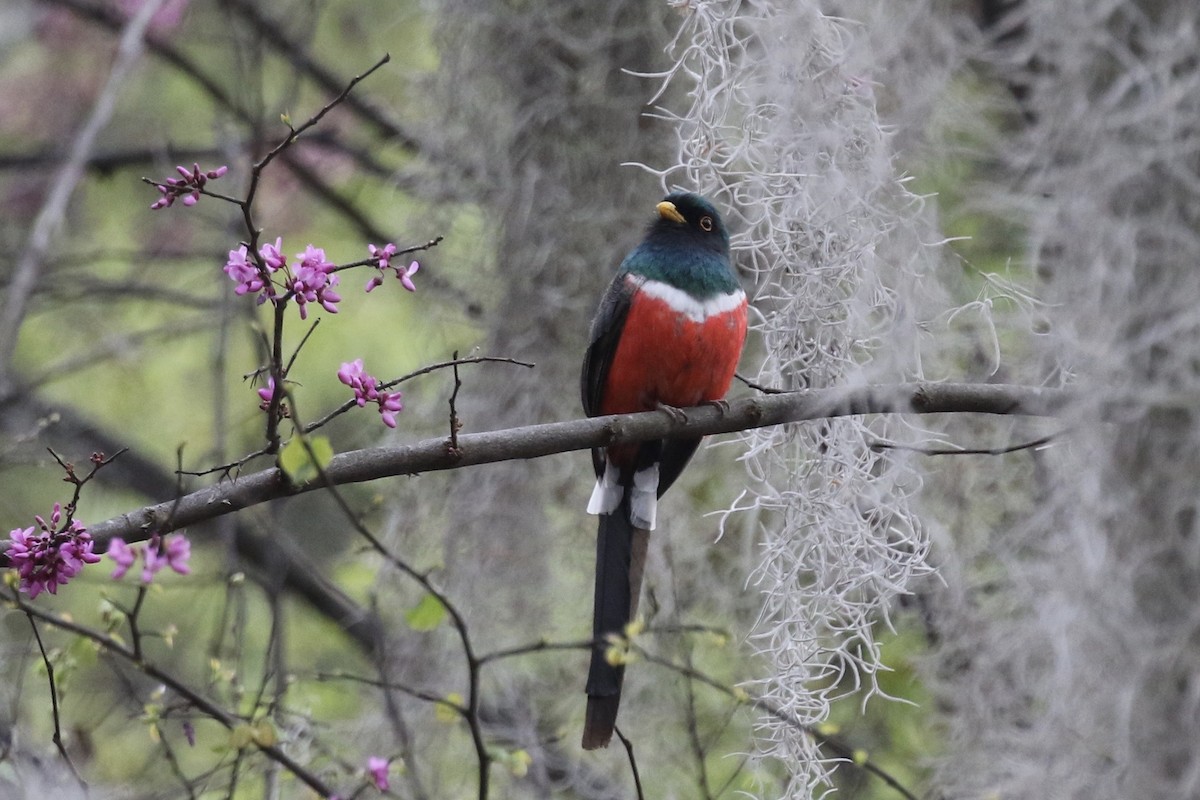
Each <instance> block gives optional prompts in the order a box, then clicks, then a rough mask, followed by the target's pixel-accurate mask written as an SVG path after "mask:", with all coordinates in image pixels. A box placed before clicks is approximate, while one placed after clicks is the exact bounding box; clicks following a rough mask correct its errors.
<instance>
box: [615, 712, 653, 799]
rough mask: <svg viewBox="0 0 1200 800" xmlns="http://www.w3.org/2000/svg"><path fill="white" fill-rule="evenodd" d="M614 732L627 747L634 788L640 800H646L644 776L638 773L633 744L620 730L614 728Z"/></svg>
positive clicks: (626, 752) (626, 751)
mask: <svg viewBox="0 0 1200 800" xmlns="http://www.w3.org/2000/svg"><path fill="white" fill-rule="evenodd" d="M613 732H614V733H616V734H617V738H618V739H620V740H621V744H623V745H624V746H625V754H626V755H627V756H628V757H629V769H630V771H631V772H633V787H634V789H636V790H637V797H638V800H646V795H645V794H644V793H643V792H642V776H641V775H640V774H639V773H638V765H637V759H636V758H634V755H633V742H631V741H629V740H628V739H626V738H625V734H623V733H621V729H620V728H618V727H616V726H613Z"/></svg>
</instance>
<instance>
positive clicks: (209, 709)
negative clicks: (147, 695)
mask: <svg viewBox="0 0 1200 800" xmlns="http://www.w3.org/2000/svg"><path fill="white" fill-rule="evenodd" d="M0 599H3V600H6V601H8V602H10V603H13V604H14V605H16V606H17V607H18V608H20V609H21V610H22V611H24V612H25V613H26V614H28V615H31V616H34V617H37V618H38V619H39V620H41V621H42V622H45V623H47V624H49V625H52V626H54V627H56V628H59V629H61V630H65V631H68V632H70V633H73V634H75V635H77V636H80V637H82V638H84V639H87V640H89V641H91V642H94V643H96V644H97V645H99V646H100V648H101V649H102V650H104V651H105V652H107V653H110V654H112V655H115V656H117V657H119V658H121V659H122V660H124V661H128V662H129V663H130V664H132V665H133V666H134V667H136V668H137V669H139V670H141V671H142V672H143V673H145V674H146V675H147V676H148V677H150V678H152V679H154V680H156V681H158V682H159V683H162V684H163V685H165V686H166V687H167V688H168V689H170V690H171V691H173V692H175V693H176V694H177V695H179V696H180V697H182V698H183V699H184V700H186V701H187V702H188V703H189V704H190V705H192V706H193V707H195V708H196V709H197V710H199V711H200V712H201V713H203V714H205V715H207V716H208V717H210V718H211V719H213V720H215V721H216V722H218V723H220V724H221V725H222V726H224V727H225V728H227V729H229V730H233V729H234V728H236V727H237V726H238V725H240V724H242V722H243V718H242V717H240V716H238V715H236V714H234V713H233V712H230V711H227V710H225V709H224V708H222V707H221V706H219V705H217V704H216V703H215V702H213V701H212V700H209V699H208V698H207V697H205V696H204V695H202V694H200V693H199V692H197V691H196V690H194V689H192V688H191V687H190V686H188V685H187V684H186V683H184V682H183V681H182V680H180V679H179V678H177V677H176V676H175V675H174V674H173V673H171V672H168V671H166V670H165V669H163V668H161V667H159V666H157V665H156V664H154V663H152V662H150V661H147V660H145V659H140V658H138V657H137V656H136V655H135V654H134V652H133V650H131V649H130V648H129V647H127V646H125V645H124V644H122V643H121V642H118V641H117V640H116V639H113V638H112V637H110V636H106V635H104V634H102V633H99V632H97V631H94V630H92V629H91V628H89V627H87V626H86V625H82V624H80V623H78V622H75V621H74V620H72V619H69V618H63V617H60V616H58V615H56V614H53V613H51V612H49V611H43V610H41V609H40V608H38V607H36V606H31V605H28V604H27V603H25V602H24V601H23V600H22V599H21V597H20V595H18V594H9V593H7V592H4V591H0ZM251 744H253V746H254V747H256V748H258V750H259V751H260V752H262V753H263V754H264V755H265V756H266V757H267V758H270V759H272V760H274V761H277V762H278V763H280V764H281V765H283V767H284V768H285V769H287V770H288V771H289V772H291V773H292V774H293V775H295V776H296V777H297V778H299V779H300V780H301V781H302V782H304V783H305V784H307V785H308V786H309V787H310V788H312V790H313V791H314V792H316V793H317V795H318V796H320V797H329V796H330V795H332V794H334V790H333V789H332V787H330V786H329V785H328V784H326V783H325V781H324V780H323V779H322V778H320V777H319V776H318V775H317V774H316V773H314V772H312V771H310V770H309V769H308V768H306V767H304V766H303V765H301V764H300V763H299V762H298V761H296V760H295V759H294V758H292V757H291V756H289V755H288V754H287V753H286V752H285V751H284V750H283V749H282V747H281V746H279V745H277V744H273V743H268V742H263V741H259V740H258V739H252V741H251Z"/></svg>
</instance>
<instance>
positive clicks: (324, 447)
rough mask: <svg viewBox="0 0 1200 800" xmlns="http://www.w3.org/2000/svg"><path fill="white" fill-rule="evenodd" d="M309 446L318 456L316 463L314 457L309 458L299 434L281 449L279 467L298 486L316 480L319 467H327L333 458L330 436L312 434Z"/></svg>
mask: <svg viewBox="0 0 1200 800" xmlns="http://www.w3.org/2000/svg"><path fill="white" fill-rule="evenodd" d="M308 446H309V447H310V448H312V453H313V456H314V457H315V458H316V463H315V464H314V463H313V459H311V458H309V456H308V450H307V449H306V448H305V447H304V442H303V441H301V440H300V437H299V436H297V437H296V438H294V439H292V440H291V441H290V442H288V443H287V444H286V445H284V447H283V450H281V451H279V468H280V469H281V470H283V471H284V474H286V475H287V476H288V480H290V481H291V482H292V483H293V484H295V485H297V486H303V485H304V484H306V483H308V482H309V481H312V480H315V479H316V477H317V475H318V474H319V472H318V469H325V467H327V466H329V462H330V461H332V460H333V445H332V444H330V443H329V439H328V437H325V436H312V437H310V438H309V440H308Z"/></svg>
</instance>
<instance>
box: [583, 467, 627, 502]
mask: <svg viewBox="0 0 1200 800" xmlns="http://www.w3.org/2000/svg"><path fill="white" fill-rule="evenodd" d="M619 480H620V475H619V473H618V472H617V470H616V469H615V468H614V467H613V465H612V464H609V465H608V466H606V467H605V468H604V474H603V475H601V476H600V477H599V478H597V479H596V488H595V489H593V490H592V497H591V499H590V500H588V507H587V513H589V514H611V513H612V512H614V511H616V510H617V506H619V505H621V496H622V495H623V494H624V491H622V489H621V484H620V483H618V481H619Z"/></svg>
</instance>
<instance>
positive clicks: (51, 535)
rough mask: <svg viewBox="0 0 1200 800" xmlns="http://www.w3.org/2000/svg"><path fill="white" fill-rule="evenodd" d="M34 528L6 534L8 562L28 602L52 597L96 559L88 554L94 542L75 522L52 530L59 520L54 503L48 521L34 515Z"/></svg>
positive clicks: (77, 522)
mask: <svg viewBox="0 0 1200 800" xmlns="http://www.w3.org/2000/svg"><path fill="white" fill-rule="evenodd" d="M34 519H35V520H36V521H37V523H38V528H39V529H40V531H39V532H37V533H35V532H34V531H35V528H33V527H32V526H31V527H28V528H15V529H13V530H12V531H11V532H10V533H9V539H10V542H9V546H8V551H7V554H8V559H9V563H11V564H12V565H13V566H14V567H15V568H16V570H17V574H18V575H19V576H20V579H21V582H20V587H19V588H20V590H21V591H23V592H26V593H27V594H28V595H29V598H30V599H31V600H32V599H33V598H35V597H37V596H38V595H39V594H41V593H42V592H43V591H48V592H50V594H56V593H57V592H58V587H59V586H62V585H63V584H65V583H67V582H68V581H69V580H71V578H74V577H75V576H76V575H78V574H79V573H80V572H81V571H83V568H84V566H85V565H87V564H95V563H96V562H97V561H99V560H100V556H98V555H96V554H95V553H93V552H92V548H93V547H95V544H96V543H95V542H94V541H92V537H91V534H89V533H88V532H87V529H86V528H85V527H84V526H83V524H82V523H81V522H79V521H78V520H71V521H70V522H69V523H68V524H67V525H66V527H64V528H63V529H62V530H55V528H57V527H58V524H59V522H61V521H62V507H61V506H60V505H59V504H58V503H55V504H54V510H53V511H52V512H51V514H50V522H49V523H47V522H46V521H45V520H44V519H42V517H40V516H35V517H34Z"/></svg>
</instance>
